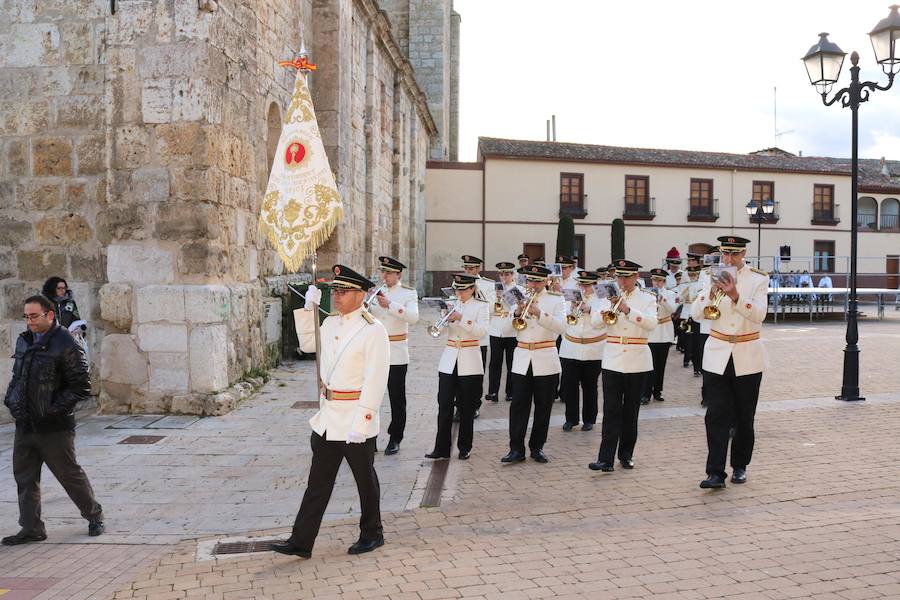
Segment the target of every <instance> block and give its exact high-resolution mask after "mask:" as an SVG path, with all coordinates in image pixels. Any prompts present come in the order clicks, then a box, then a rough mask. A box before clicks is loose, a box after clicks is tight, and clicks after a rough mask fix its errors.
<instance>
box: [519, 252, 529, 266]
mask: <svg viewBox="0 0 900 600" xmlns="http://www.w3.org/2000/svg"><path fill="white" fill-rule="evenodd" d="M516 260H518V261H519V268H520V269H521V268H522V267H527V266H528V255H527V254H520V255H519V256H517V257H516Z"/></svg>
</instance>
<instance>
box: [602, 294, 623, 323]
mask: <svg viewBox="0 0 900 600" xmlns="http://www.w3.org/2000/svg"><path fill="white" fill-rule="evenodd" d="M624 299H625V296H624V295H622V296H620V297H619V300H618V301H617V302H616V303H615V305H614V306H613V307H612V309H610V310H604V311H603V322H604V323H606V324H607V325H615V324H616V321H618V320H619V305H620V304H622V300H624Z"/></svg>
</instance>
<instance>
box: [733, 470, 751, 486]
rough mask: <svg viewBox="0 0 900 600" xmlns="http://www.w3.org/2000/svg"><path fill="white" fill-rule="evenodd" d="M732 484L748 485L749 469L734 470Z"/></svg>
mask: <svg viewBox="0 0 900 600" xmlns="http://www.w3.org/2000/svg"><path fill="white" fill-rule="evenodd" d="M731 483H747V469H738V468H735V469H734V473H732V474H731Z"/></svg>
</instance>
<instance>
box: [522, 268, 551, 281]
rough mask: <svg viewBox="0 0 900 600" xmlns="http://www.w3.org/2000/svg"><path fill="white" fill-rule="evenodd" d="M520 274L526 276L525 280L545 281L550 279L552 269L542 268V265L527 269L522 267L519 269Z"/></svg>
mask: <svg viewBox="0 0 900 600" xmlns="http://www.w3.org/2000/svg"><path fill="white" fill-rule="evenodd" d="M519 273H521V274H522V275H524V276H525V279H527V280H529V281H544V280H545V279H547V278H548V277H550V269H548V268H547V267H542V266H540V265H528V266H527V267H521V268H520V269H519Z"/></svg>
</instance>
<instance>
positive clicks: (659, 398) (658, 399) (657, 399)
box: [653, 394, 666, 402]
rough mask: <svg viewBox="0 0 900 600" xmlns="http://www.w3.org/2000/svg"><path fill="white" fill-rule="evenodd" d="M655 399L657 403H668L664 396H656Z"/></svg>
mask: <svg viewBox="0 0 900 600" xmlns="http://www.w3.org/2000/svg"><path fill="white" fill-rule="evenodd" d="M653 399H654V400H656V401H657V402H665V401H666V399H665V398H663V397H662V394H656V395H654V396H653Z"/></svg>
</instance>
